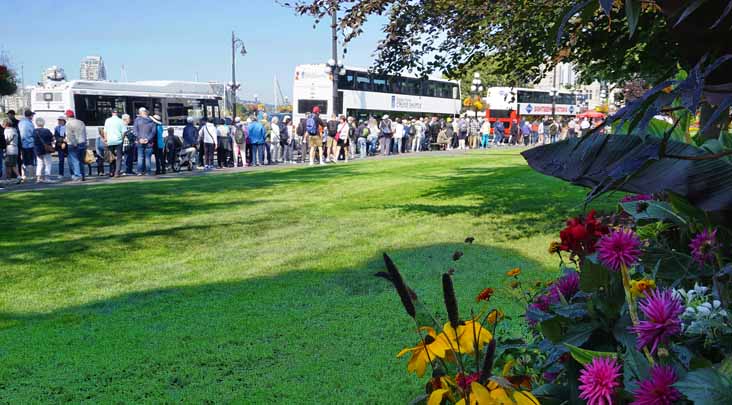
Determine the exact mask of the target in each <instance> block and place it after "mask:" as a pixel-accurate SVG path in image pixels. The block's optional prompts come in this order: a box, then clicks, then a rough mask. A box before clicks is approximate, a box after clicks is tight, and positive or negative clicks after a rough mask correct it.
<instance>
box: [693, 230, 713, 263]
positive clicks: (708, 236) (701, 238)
mask: <svg viewBox="0 0 732 405" xmlns="http://www.w3.org/2000/svg"><path fill="white" fill-rule="evenodd" d="M689 248H691V257H692V258H694V261H695V262H697V263H699V265H701V266H703V265H705V264H707V263H710V264H711V263H714V259H715V255H716V253H717V250H718V249H719V244H718V243H717V229H714V230H713V231H711V232H710V231H709V230H708V229H705V230H703V231H701V232H699V233H698V234H696V236H694V239H692V240H691V243H689Z"/></svg>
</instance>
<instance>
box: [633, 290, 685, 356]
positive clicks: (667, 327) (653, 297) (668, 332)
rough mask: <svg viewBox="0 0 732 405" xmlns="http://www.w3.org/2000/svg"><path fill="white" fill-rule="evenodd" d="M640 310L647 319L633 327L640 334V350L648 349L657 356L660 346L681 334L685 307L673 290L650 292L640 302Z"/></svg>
mask: <svg viewBox="0 0 732 405" xmlns="http://www.w3.org/2000/svg"><path fill="white" fill-rule="evenodd" d="M640 310H641V311H642V312H643V315H645V318H646V319H645V320H643V321H640V322H638V325H636V326H633V327H631V330H632V331H633V332H635V333H637V334H638V348H639V349H642V348H643V347H647V348H648V349H649V350H650V351H651V353H653V354H655V353H656V350H658V346H659V345H660V344H665V343H667V342H668V340H669V338H671V337H672V336H674V335H677V334H678V333H679V332H681V319H680V318H679V316H680V315H681V314H682V313H683V312H684V305H683V304H682V303H681V300H680V299H679V298H677V297H675V296H674V295H673V293H672V292H671V290H664V291H660V290H653V291H650V292H648V293H647V296H646V298H645V299H644V300H642V301H641V302H640Z"/></svg>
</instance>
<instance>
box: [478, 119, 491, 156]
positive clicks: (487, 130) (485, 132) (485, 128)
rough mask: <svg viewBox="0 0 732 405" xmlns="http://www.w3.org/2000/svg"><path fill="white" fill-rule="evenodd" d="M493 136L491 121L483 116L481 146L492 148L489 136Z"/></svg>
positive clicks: (482, 147)
mask: <svg viewBox="0 0 732 405" xmlns="http://www.w3.org/2000/svg"><path fill="white" fill-rule="evenodd" d="M490 136H491V122H490V120H488V118H483V124H482V125H481V126H480V148H481V149H487V148H490V145H491V144H490V142H489V138H490Z"/></svg>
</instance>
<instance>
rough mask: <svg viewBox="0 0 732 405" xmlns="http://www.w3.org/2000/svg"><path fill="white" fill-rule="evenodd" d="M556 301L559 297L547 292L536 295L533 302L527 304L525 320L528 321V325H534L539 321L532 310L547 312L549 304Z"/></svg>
mask: <svg viewBox="0 0 732 405" xmlns="http://www.w3.org/2000/svg"><path fill="white" fill-rule="evenodd" d="M557 301H559V297H557V296H552V295H547V294H542V295H537V296H536V298H534V302H533V303H531V304H530V305H529V308H528V310H527V311H526V320H527V321H528V323H529V325H531V326H534V325H536V324H537V323H538V322H539V319H537V318H535V317H534V316H533V314H532V310H534V311H540V312H549V306H551V304H554V303H556V302H557Z"/></svg>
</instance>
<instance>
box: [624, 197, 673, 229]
mask: <svg viewBox="0 0 732 405" xmlns="http://www.w3.org/2000/svg"><path fill="white" fill-rule="evenodd" d="M640 204H642V205H643V206H644V209H643V211H640V212H639V211H638V207H639V205H640ZM620 206H621V207H623V210H624V211H625V212H627V213H628V214H629V215H630V216H632V217H633V219H635V220H636V221H637V220H653V221H662V220H669V221H671V222H674V223H677V224H680V225H686V224H687V221H686V219H685V218H684V217H683V216H681V215H679V214H677V213H676V212H674V209H673V207H672V206H671V204H669V203H667V202H663V201H642V202H638V201H634V202H627V203H620Z"/></svg>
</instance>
